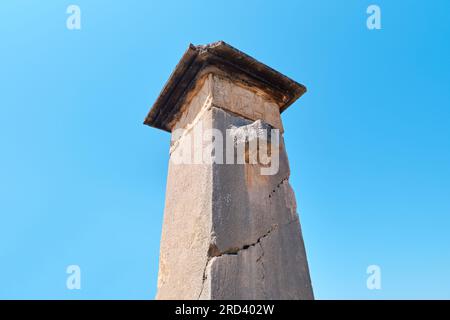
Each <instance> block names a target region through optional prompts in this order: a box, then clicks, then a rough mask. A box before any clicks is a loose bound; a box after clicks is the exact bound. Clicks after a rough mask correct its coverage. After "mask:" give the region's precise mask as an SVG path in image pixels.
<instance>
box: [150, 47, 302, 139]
mask: <svg viewBox="0 0 450 320" xmlns="http://www.w3.org/2000/svg"><path fill="white" fill-rule="evenodd" d="M209 66H214V67H217V68H218V69H221V70H223V71H224V72H225V73H226V74H227V75H228V76H230V78H232V79H233V78H236V79H240V78H242V77H245V79H246V80H245V82H247V83H249V82H251V83H250V85H252V86H255V87H258V89H260V90H263V91H265V92H267V93H268V94H269V95H270V96H271V97H272V98H273V99H274V101H275V102H276V103H277V104H278V105H279V107H280V113H281V112H283V111H284V110H286V109H287V107H289V106H290V105H291V104H292V103H294V101H295V100H297V99H298V98H299V97H300V96H301V95H303V94H304V93H305V92H306V87H305V86H303V85H302V84H300V83H298V82H296V81H294V80H292V79H290V78H288V77H286V76H285V75H283V74H281V73H279V72H278V71H275V70H274V69H272V68H270V67H268V66H266V65H265V64H263V63H261V62H259V61H257V60H255V59H254V58H252V57H250V56H249V55H247V54H245V53H243V52H241V51H239V50H238V49H236V48H233V47H232V46H230V45H229V44H227V43H225V42H223V41H219V42H214V43H211V44H208V45H199V46H194V45H192V44H190V45H189V48H188V49H187V50H186V52H185V53H184V55H183V57H182V58H181V60H180V62H178V64H177V66H176V67H175V70H174V71H173V72H172V74H171V75H170V78H169V80H168V81H167V83H166V84H165V86H164V88H163V89H162V91H161V93H160V95H159V97H158V99H157V100H156V102H155V103H154V104H153V107H152V108H151V109H150V112H149V113H148V115H147V117H146V118H145V121H144V124H146V125H149V126H151V127H155V128H158V129H162V130H165V131H169V132H170V130H171V128H169V124H170V123H171V121H172V119H174V117H175V116H176V115H177V113H178V112H179V111H180V108H181V106H182V105H183V102H184V99H185V98H186V96H187V95H188V93H189V92H190V91H191V90H193V88H194V86H195V82H196V79H197V75H198V74H199V73H200V72H201V71H202V70H203V69H204V68H206V67H209Z"/></svg>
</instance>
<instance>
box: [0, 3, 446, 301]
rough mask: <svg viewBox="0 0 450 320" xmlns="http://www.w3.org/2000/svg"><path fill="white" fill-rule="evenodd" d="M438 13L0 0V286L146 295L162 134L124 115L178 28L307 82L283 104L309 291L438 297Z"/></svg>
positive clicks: (152, 263)
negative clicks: (372, 21)
mask: <svg viewBox="0 0 450 320" xmlns="http://www.w3.org/2000/svg"><path fill="white" fill-rule="evenodd" d="M372 3H375V4H378V5H379V6H380V7H381V11H382V30H379V31H369V30H368V29H367V28H366V18H367V14H366V8H367V6H368V5H370V4H372ZM69 4H77V5H79V6H80V8H81V24H82V29H81V30H79V31H70V30H68V29H67V28H66V19H67V17H68V15H67V14H66V8H67V6H68V5H69ZM449 12H450V2H448V1H446V0H434V1H425V0H422V1H384V0H376V1H364V0H348V1H331V0H330V1H317V0H315V1H312V0H311V1H270V2H269V1H245V2H244V1H237V0H230V1H158V2H156V1H138V0H134V1H132V0H130V1H98V0H97V1H93V0H89V1H88V0H77V1H45V2H44V1H25V0H16V1H13V0H8V1H1V4H0V121H1V125H0V147H1V150H0V298H33V299H34V298H39V299H49V298H56V299H72V298H73V299H79V298H83V299H84V298H89V299H92V298H101V299H109V298H124V299H152V298H153V297H154V295H155V291H156V279H157V270H158V254H159V240H160V233H161V221H162V215H163V207H164V193H165V183H166V175H167V162H168V146H169V139H170V137H169V134H167V133H165V132H162V131H158V130H156V129H152V128H149V127H146V126H144V125H142V121H143V119H144V117H145V115H146V113H147V111H148V110H149V108H150V106H151V105H152V103H153V102H154V100H155V99H156V97H157V96H158V94H159V91H160V90H161V88H162V86H163V85H164V83H165V81H166V80H167V78H168V76H169V75H170V73H171V71H172V70H173V68H174V67H175V65H176V63H177V62H178V60H179V59H180V57H181V55H182V54H183V52H184V51H185V50H186V48H187V46H188V44H189V43H190V42H192V43H194V44H205V43H209V42H213V41H217V40H225V41H226V42H228V43H230V44H231V45H233V46H235V47H237V48H239V49H240V50H242V51H244V52H246V53H248V54H250V55H252V56H254V57H255V58H257V59H258V60H260V61H262V62H264V63H266V64H268V65H270V66H272V67H273V68H275V69H277V70H279V71H280V72H282V73H285V74H286V75H288V76H290V77H292V78H293V79H295V80H297V81H299V82H301V83H303V84H305V85H306V86H307V87H308V93H307V94H306V95H305V96H304V97H302V98H301V99H300V100H299V101H297V102H296V103H295V104H294V105H293V106H291V108H290V109H288V110H287V111H286V112H285V113H284V114H283V121H284V126H285V130H286V134H285V139H286V145H287V150H288V153H289V158H290V162H291V171H292V175H291V183H292V185H293V187H294V190H295V192H296V195H297V200H298V205H299V212H300V218H301V222H302V227H303V233H304V238H305V242H306V248H307V253H308V258H309V264H310V269H311V276H312V281H313V287H314V292H315V295H316V298H318V299H347V298H356V299H378V298H383V299H409V298H414V299H415V298H427V299H430V298H437V299H441V298H447V299H450V142H449V137H450V90H449V88H450V61H449V57H450V41H449V39H450V19H449ZM71 264H77V265H79V266H80V267H81V271H82V279H81V286H82V289H81V290H79V291H77V290H72V291H70V290H67V289H66V278H67V274H66V267H67V266H68V265H71ZM371 264H376V265H379V266H380V267H381V271H382V289H381V290H379V291H371V290H368V289H367V288H366V278H367V274H366V268H367V266H368V265H371Z"/></svg>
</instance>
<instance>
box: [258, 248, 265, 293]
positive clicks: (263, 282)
mask: <svg viewBox="0 0 450 320" xmlns="http://www.w3.org/2000/svg"><path fill="white" fill-rule="evenodd" d="M259 247H260V249H261V255H260V256H259V257H258V259H256V263H258V262H259V263H260V264H261V269H262V272H261V276H262V277H261V280H262V281H261V282H262V289H263V293H264V298H267V292H266V268H265V266H264V248H263V246H262V243H261V242H260V243H259Z"/></svg>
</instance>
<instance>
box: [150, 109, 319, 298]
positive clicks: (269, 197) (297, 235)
mask: <svg viewBox="0 0 450 320" xmlns="http://www.w3.org/2000/svg"><path fill="white" fill-rule="evenodd" d="M198 103H201V104H202V107H199V110H200V112H201V114H202V116H201V117H200V118H198V119H197V121H201V122H202V125H203V127H204V128H216V129H219V130H221V131H222V132H223V133H224V135H225V130H226V129H228V128H231V127H234V128H242V127H244V126H247V125H251V124H252V123H253V122H252V121H251V120H248V119H244V118H242V117H240V116H237V115H234V114H231V113H229V112H227V111H225V110H222V109H220V108H217V107H215V106H213V105H212V103H211V102H210V103H207V104H205V103H204V100H199V102H198ZM202 108H203V109H202ZM192 135H193V132H192V131H190V132H189V133H188V134H187V135H185V136H184V137H182V138H180V139H179V140H178V141H177V143H178V144H177V146H176V148H182V147H183V146H184V144H186V143H188V139H191V138H192ZM205 143H206V142H205ZM191 147H192V148H194V147H195V146H193V145H192V146H191ZM197 147H198V146H197ZM224 147H225V142H224ZM279 149H280V150H279V154H280V170H279V171H278V173H277V174H276V175H272V176H263V175H261V174H260V165H259V164H255V165H250V164H233V165H230V164H212V165H204V164H200V165H197V164H191V165H180V164H174V163H172V161H171V162H170V164H169V175H168V183H167V191H166V192H167V195H166V207H165V215H164V226H163V233H162V239H161V257H160V271H159V277H158V294H157V298H158V299H312V298H313V293H312V288H311V283H310V278H309V271H308V265H307V260H306V254H305V249H304V245H303V239H302V236H301V231H300V225H299V221H298V215H297V213H296V202H295V196H294V194H293V191H292V188H291V187H290V185H289V182H288V178H289V164H288V159H287V156H286V152H285V148H284V143H283V141H282V139H281V141H280V145H279Z"/></svg>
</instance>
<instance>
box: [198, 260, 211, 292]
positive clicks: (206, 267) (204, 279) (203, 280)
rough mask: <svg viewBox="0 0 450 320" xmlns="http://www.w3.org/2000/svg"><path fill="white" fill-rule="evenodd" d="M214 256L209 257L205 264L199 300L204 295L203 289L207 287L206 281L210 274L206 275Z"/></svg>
mask: <svg viewBox="0 0 450 320" xmlns="http://www.w3.org/2000/svg"><path fill="white" fill-rule="evenodd" d="M211 259H212V257H208V258H207V259H206V264H205V268H203V276H202V286H201V289H200V293H199V294H198V297H197V300H200V297H201V296H202V293H203V290H204V288H205V281H206V279H207V278H208V276H207V275H206V269H208V264H209V262H210V261H211Z"/></svg>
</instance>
